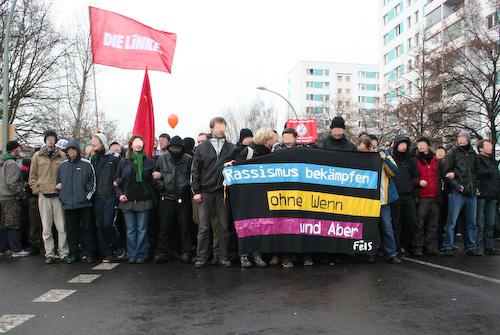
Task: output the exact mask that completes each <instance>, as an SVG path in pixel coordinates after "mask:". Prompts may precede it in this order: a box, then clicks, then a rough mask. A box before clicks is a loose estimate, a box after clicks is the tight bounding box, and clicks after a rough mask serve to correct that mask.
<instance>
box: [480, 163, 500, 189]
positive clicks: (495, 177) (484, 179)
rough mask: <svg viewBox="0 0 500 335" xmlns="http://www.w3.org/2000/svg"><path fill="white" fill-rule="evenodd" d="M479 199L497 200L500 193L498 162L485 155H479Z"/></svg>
mask: <svg viewBox="0 0 500 335" xmlns="http://www.w3.org/2000/svg"><path fill="white" fill-rule="evenodd" d="M477 169H478V170H477V174H478V188H479V198H481V199H496V198H497V197H498V195H499V193H500V174H499V172H498V161H496V160H494V159H493V158H492V157H489V156H485V155H481V154H479V155H477Z"/></svg>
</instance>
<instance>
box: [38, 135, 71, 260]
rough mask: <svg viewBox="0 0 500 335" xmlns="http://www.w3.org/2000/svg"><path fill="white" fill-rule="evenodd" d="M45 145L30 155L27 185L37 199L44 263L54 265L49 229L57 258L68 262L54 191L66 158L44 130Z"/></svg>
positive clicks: (61, 213) (58, 206) (52, 137)
mask: <svg viewBox="0 0 500 335" xmlns="http://www.w3.org/2000/svg"><path fill="white" fill-rule="evenodd" d="M44 140H45V145H44V146H43V147H42V148H41V149H40V150H39V151H38V152H37V153H35V155H34V156H33V159H32V160H31V168H30V175H29V185H30V187H31V189H32V191H33V195H34V196H38V208H39V212H40V217H41V220H42V237H43V243H44V249H45V264H52V263H54V262H55V254H54V251H55V245H54V238H53V235H52V228H53V226H54V225H55V226H56V229H57V238H58V243H57V249H58V251H59V258H60V259H61V260H62V261H63V262H64V263H70V261H71V258H70V257H69V248H68V241H67V238H66V237H67V236H66V225H65V222H64V212H63V208H62V205H61V201H60V200H59V193H58V191H57V190H56V176H57V169H58V167H59V165H60V164H61V163H62V162H63V161H64V160H66V155H65V154H64V153H63V152H62V150H61V149H59V148H58V147H56V142H57V134H56V133H55V132H54V131H50V130H49V131H46V132H45V135H44Z"/></svg>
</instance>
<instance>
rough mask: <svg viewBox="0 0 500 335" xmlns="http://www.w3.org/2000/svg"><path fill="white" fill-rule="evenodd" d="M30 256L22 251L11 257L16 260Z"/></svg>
mask: <svg viewBox="0 0 500 335" xmlns="http://www.w3.org/2000/svg"><path fill="white" fill-rule="evenodd" d="M29 255H30V253H29V252H27V251H24V250H21V251H18V252H13V253H12V255H11V256H12V257H14V258H18V257H28V256H29Z"/></svg>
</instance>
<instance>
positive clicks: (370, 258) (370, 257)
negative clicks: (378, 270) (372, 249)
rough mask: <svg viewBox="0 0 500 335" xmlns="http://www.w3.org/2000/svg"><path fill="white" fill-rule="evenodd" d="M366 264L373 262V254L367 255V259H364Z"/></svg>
mask: <svg viewBox="0 0 500 335" xmlns="http://www.w3.org/2000/svg"><path fill="white" fill-rule="evenodd" d="M366 262H367V263H368V264H375V256H373V255H370V256H368V259H367V260H366Z"/></svg>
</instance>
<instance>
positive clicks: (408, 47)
mask: <svg viewBox="0 0 500 335" xmlns="http://www.w3.org/2000/svg"><path fill="white" fill-rule="evenodd" d="M406 46H407V49H408V50H411V37H410V38H409V39H408V42H407V43H406Z"/></svg>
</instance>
